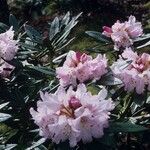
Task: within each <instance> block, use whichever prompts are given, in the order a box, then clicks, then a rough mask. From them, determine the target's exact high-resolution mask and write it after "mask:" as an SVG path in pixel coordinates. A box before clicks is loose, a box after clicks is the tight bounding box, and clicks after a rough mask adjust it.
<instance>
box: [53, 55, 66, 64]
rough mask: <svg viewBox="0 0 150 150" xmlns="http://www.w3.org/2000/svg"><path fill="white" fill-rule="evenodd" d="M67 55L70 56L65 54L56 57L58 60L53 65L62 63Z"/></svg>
mask: <svg viewBox="0 0 150 150" xmlns="http://www.w3.org/2000/svg"><path fill="white" fill-rule="evenodd" d="M67 54H68V53H65V54H62V55H60V56H58V57H56V58H55V59H54V60H53V63H58V62H60V61H61V60H62V59H63V58H64V57H66V56H67Z"/></svg>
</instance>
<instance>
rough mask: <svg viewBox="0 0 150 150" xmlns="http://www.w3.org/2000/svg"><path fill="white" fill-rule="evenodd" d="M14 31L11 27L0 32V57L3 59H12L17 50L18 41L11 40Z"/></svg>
mask: <svg viewBox="0 0 150 150" xmlns="http://www.w3.org/2000/svg"><path fill="white" fill-rule="evenodd" d="M13 38H14V31H13V30H12V27H11V28H10V29H9V30H8V31H6V32H5V33H1V34H0V57H2V58H3V59H5V60H8V61H9V60H12V59H13V58H14V56H15V54H16V52H17V50H18V46H17V43H18V41H16V40H13Z"/></svg>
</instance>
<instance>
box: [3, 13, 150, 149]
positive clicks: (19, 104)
mask: <svg viewBox="0 0 150 150" xmlns="http://www.w3.org/2000/svg"><path fill="white" fill-rule="evenodd" d="M80 16H81V13H80V14H79V15H77V16H74V17H71V15H70V13H69V12H68V13H67V14H66V15H65V16H64V17H62V16H61V19H60V18H58V17H55V18H54V20H53V21H52V22H50V23H49V25H48V26H49V29H47V31H45V32H44V33H42V32H41V31H38V30H37V29H35V28H34V27H32V26H30V25H27V24H20V21H18V20H17V19H16V18H15V16H13V15H10V18H9V24H10V25H9V26H8V25H5V24H3V23H0V129H1V127H2V129H3V130H2V131H0V142H1V143H2V144H0V149H19V150H20V149H26V150H31V149H38V150H39V149H40V150H43V149H44V150H48V149H53V150H54V149H55V150H67V149H79V150H83V149H87V150H91V149H94V150H95V149H104V150H112V149H121V148H124V149H132V148H133V147H135V148H136V149H141V150H142V149H146V148H147V147H145V145H147V144H148V143H149V141H148V142H147V137H149V124H150V110H149V108H150V97H149V96H150V54H149V52H148V50H149V49H147V48H148V46H149V44H150V42H149V39H150V36H149V34H144V30H143V27H142V23H141V22H138V21H136V18H135V17H134V16H130V17H129V18H128V21H125V22H123V21H116V23H115V24H114V25H112V27H107V26H105V24H104V27H103V30H104V31H102V33H100V32H97V31H86V33H87V34H88V35H90V36H91V37H93V38H96V39H97V41H98V42H99V43H97V44H98V45H96V46H95V47H89V48H88V49H85V50H84V51H83V50H69V49H68V47H66V46H67V45H68V44H70V43H71V42H72V41H73V40H74V38H71V37H72V36H69V34H70V33H71V31H72V29H73V28H74V27H75V26H76V24H77V23H78V18H79V17H80ZM100 28H101V27H100ZM145 50H146V51H147V52H146V51H145ZM139 145H140V146H139Z"/></svg>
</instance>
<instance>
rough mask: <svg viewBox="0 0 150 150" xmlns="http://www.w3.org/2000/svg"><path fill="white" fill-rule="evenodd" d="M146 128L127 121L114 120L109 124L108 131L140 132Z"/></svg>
mask: <svg viewBox="0 0 150 150" xmlns="http://www.w3.org/2000/svg"><path fill="white" fill-rule="evenodd" d="M145 130H148V129H147V128H146V127H143V126H140V125H136V124H133V123H131V122H130V121H128V122H114V123H111V124H110V128H109V131H110V132H113V133H114V132H141V131H145Z"/></svg>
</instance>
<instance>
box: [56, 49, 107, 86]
mask: <svg viewBox="0 0 150 150" xmlns="http://www.w3.org/2000/svg"><path fill="white" fill-rule="evenodd" d="M105 73H107V59H106V57H105V55H104V56H102V55H100V54H99V55H98V56H97V57H96V58H94V59H93V58H92V56H90V55H87V54H85V53H80V52H74V51H70V52H69V53H68V55H67V57H66V61H65V62H64V64H63V66H62V67H58V68H56V74H57V78H59V79H60V85H62V86H67V85H74V86H76V85H77V83H78V82H79V83H83V82H85V81H87V80H92V79H95V80H98V79H100V78H101V76H102V75H104V74H105Z"/></svg>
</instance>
